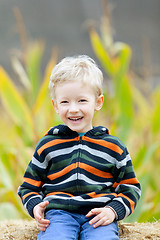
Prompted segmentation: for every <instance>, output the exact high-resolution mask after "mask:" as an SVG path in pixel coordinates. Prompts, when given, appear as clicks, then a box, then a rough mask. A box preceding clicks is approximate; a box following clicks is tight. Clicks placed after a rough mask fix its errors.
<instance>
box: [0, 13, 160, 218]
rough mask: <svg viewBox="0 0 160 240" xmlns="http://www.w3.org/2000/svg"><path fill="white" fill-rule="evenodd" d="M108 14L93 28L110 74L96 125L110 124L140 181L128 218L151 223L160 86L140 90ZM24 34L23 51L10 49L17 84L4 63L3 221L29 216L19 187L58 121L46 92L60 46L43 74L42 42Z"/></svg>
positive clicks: (0, 79) (159, 191)
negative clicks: (138, 196) (37, 148)
mask: <svg viewBox="0 0 160 240" xmlns="http://www.w3.org/2000/svg"><path fill="white" fill-rule="evenodd" d="M104 18H105V19H103V20H105V21H102V23H101V29H100V31H99V32H100V33H98V31H97V30H96V29H95V28H93V27H92V28H90V29H89V36H90V42H91V46H92V48H93V51H94V53H95V55H96V57H97V59H98V60H99V64H100V66H101V68H102V69H103V70H104V72H105V73H106V75H107V76H108V80H107V81H104V95H105V102H104V106H103V109H102V110H101V111H100V112H98V113H96V115H95V118H94V125H104V126H107V127H108V128H109V129H110V133H111V134H112V135H116V136H118V137H119V138H120V139H121V140H122V141H123V142H124V143H125V144H126V145H127V147H128V149H129V152H130V154H131V157H132V160H133V165H134V169H135V172H136V175H137V177H138V179H139V180H140V182H141V186H142V196H141V199H140V202H139V204H138V206H137V208H136V210H135V212H134V213H133V214H132V215H131V216H130V217H129V218H127V219H126V221H127V222H133V221H139V222H144V221H150V222H152V221H155V220H159V219H160V185H159V181H160V174H159V173H160V155H159V152H160V141H159V140H160V138H159V136H160V127H159V122H160V85H159V86H158V87H157V88H156V89H153V90H152V91H150V92H147V94H145V93H143V94H142V92H141V91H140V90H139V88H138V87H137V86H136V85H135V83H134V78H135V74H134V73H133V72H131V70H130V61H131V56H132V50H131V48H130V46H129V45H127V44H125V43H123V42H115V41H114V40H113V36H112V29H111V26H110V23H109V18H108V16H107V14H106V16H104ZM19 23H21V22H19ZM20 37H21V43H22V46H23V47H22V51H21V52H20V53H19V54H16V52H14V54H12V65H13V69H14V71H15V73H16V75H17V79H18V81H19V82H18V84H17V83H16V84H15V82H14V81H13V80H12V79H11V77H10V76H9V75H8V73H7V72H6V70H5V69H4V68H3V67H0V103H1V105H0V110H1V118H0V132H1V138H0V220H3V219H18V218H28V214H27V213H26V212H25V210H24V208H23V206H22V204H21V201H20V199H19V197H18V196H17V188H18V186H19V185H20V184H21V183H22V177H23V174H24V171H25V169H26V166H27V165H28V163H29V161H30V159H31V157H32V154H33V152H34V148H35V146H36V144H37V142H38V140H39V138H40V137H42V136H43V134H44V133H45V131H47V130H48V129H49V128H50V127H51V126H53V125H56V124H57V123H58V122H59V118H58V117H57V115H55V112H54V110H53V107H52V104H51V100H50V97H49V93H48V82H49V77H50V73H51V69H52V68H53V67H54V65H55V64H56V62H57V55H58V50H57V49H56V48H53V51H52V54H51V57H50V59H49V61H48V63H47V64H46V68H45V72H44V74H42V73H41V63H42V59H43V54H44V51H45V44H44V42H42V41H39V40H37V41H34V42H33V41H32V42H31V41H29V42H27V41H25V32H21V36H20Z"/></svg>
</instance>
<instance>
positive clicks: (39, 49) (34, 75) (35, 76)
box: [26, 42, 44, 105]
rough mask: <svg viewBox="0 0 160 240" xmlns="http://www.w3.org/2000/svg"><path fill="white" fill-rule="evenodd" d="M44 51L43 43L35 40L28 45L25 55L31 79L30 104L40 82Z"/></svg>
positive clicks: (35, 95) (33, 99)
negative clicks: (31, 44)
mask: <svg viewBox="0 0 160 240" xmlns="http://www.w3.org/2000/svg"><path fill="white" fill-rule="evenodd" d="M43 52H44V43H43V42H35V43H34V44H33V46H31V47H30V49H29V51H28V55H27V56H26V69H27V73H28V77H29V79H30V81H31V89H32V91H31V95H30V99H29V100H30V104H31V105H32V104H33V103H34V102H35V99H36V97H37V94H38V91H39V87H40V84H41V71H40V69H41V61H42V56H43Z"/></svg>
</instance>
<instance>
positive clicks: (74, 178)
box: [43, 173, 113, 188]
mask: <svg viewBox="0 0 160 240" xmlns="http://www.w3.org/2000/svg"><path fill="white" fill-rule="evenodd" d="M77 179H79V180H80V181H81V180H82V181H84V182H86V183H87V184H90V185H94V184H95V185H105V186H106V187H110V186H112V184H113V183H112V182H98V181H94V180H92V179H90V178H88V177H86V176H85V175H84V174H81V173H78V178H77V173H75V174H73V175H72V176H71V177H69V178H67V179H65V180H64V181H62V182H60V183H54V186H58V185H61V184H65V183H69V182H71V181H73V180H77ZM47 186H49V187H51V186H53V184H44V185H43V188H45V187H47Z"/></svg>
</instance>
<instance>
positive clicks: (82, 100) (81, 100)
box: [79, 99, 87, 102]
mask: <svg viewBox="0 0 160 240" xmlns="http://www.w3.org/2000/svg"><path fill="white" fill-rule="evenodd" d="M79 102H87V100H86V99H80V100H79Z"/></svg>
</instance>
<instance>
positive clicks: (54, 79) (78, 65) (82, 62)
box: [49, 55, 103, 99]
mask: <svg viewBox="0 0 160 240" xmlns="http://www.w3.org/2000/svg"><path fill="white" fill-rule="evenodd" d="M66 81H81V82H82V83H84V84H89V85H90V86H91V87H93V89H94V90H95V94H96V96H100V95H101V94H102V83H103V74H102V71H101V70H100V69H99V68H98V66H97V64H96V63H95V61H94V60H93V59H92V58H90V57H88V56H86V55H78V56H74V57H66V58H64V59H62V60H61V61H60V62H59V63H58V64H57V65H56V66H55V67H54V68H53V70H52V72H51V76H50V82H49V90H50V94H51V97H52V98H53V99H54V97H55V87H56V86H57V85H58V84H59V83H63V82H66Z"/></svg>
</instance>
